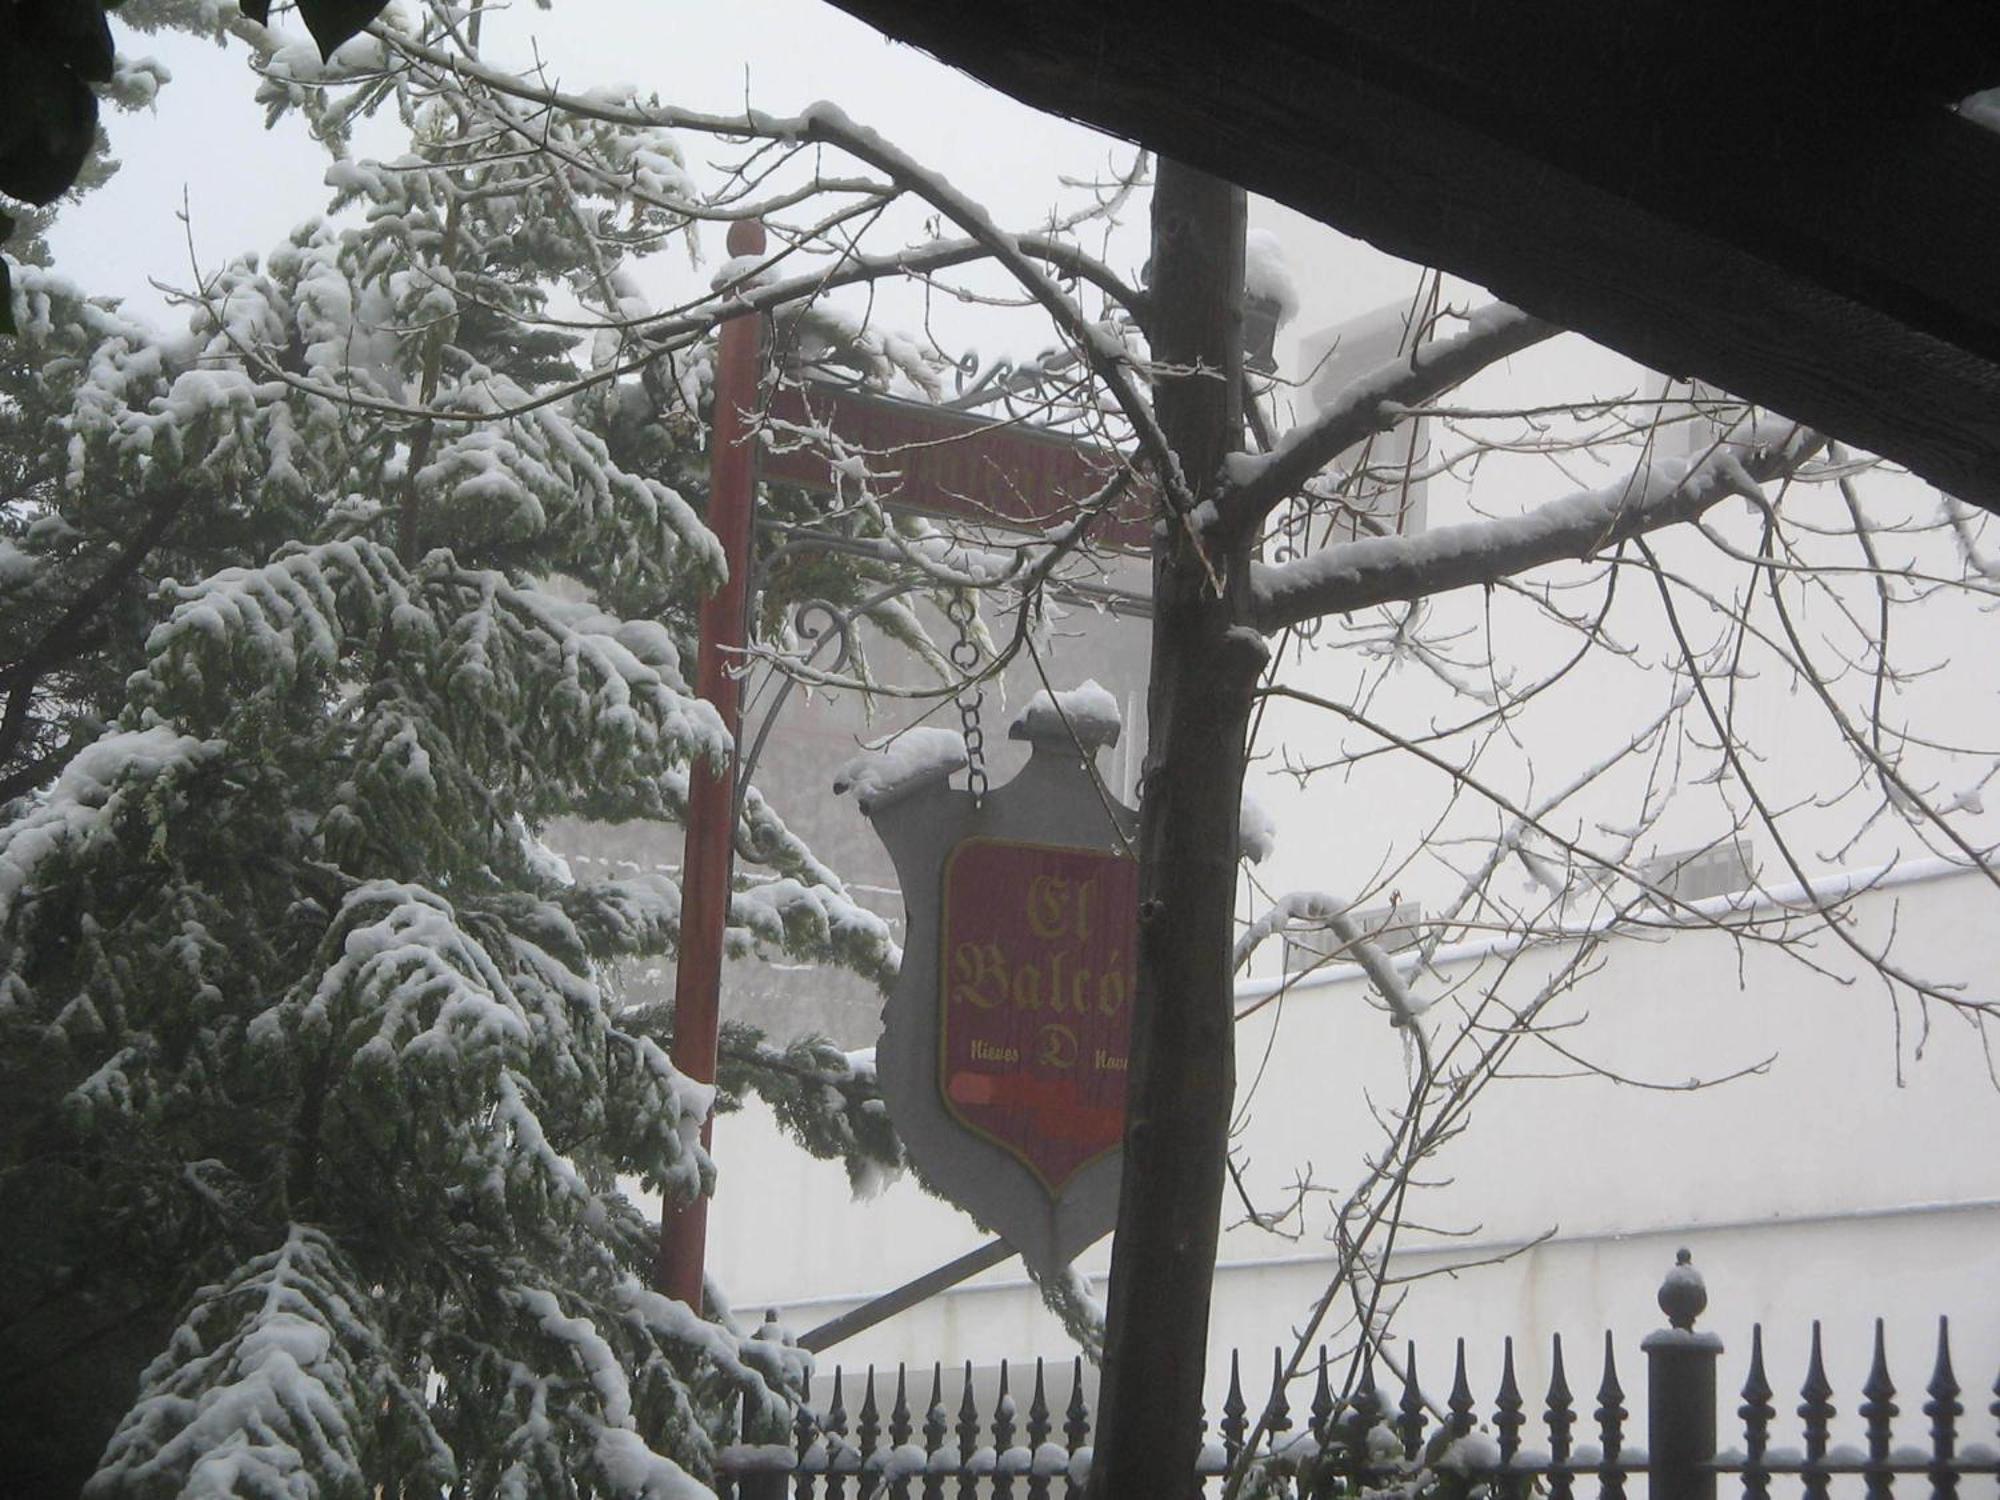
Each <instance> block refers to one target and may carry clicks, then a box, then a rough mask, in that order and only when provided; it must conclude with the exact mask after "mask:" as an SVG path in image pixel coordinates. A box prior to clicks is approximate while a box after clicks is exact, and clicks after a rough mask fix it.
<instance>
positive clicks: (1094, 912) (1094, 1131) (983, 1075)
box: [938, 838, 1139, 1195]
mask: <svg viewBox="0 0 2000 1500" xmlns="http://www.w3.org/2000/svg"><path fill="white" fill-rule="evenodd" d="M1138 916H1139V873H1138V866H1137V865H1136V864H1135V863H1134V862H1133V861H1132V860H1130V859H1127V858H1125V857H1123V856H1122V855H1119V854H1115V853H1109V852H1106V851H1104V850H1099V849H1073V848H1064V847H1062V846H1059V845H1054V844H1027V843H1014V842H1010V841H1007V840H1002V839H985V838H973V839H967V840H965V841H964V842H963V843H961V844H959V845H958V847H957V848H956V849H954V850H953V851H952V854H951V857H950V859H949V860H948V861H947V863H946V865H945V871H944V909H943V913H942V922H941V932H940V938H941V941H940V945H939V946H940V953H939V957H940V964H939V970H940V979H939V1004H940V1007H941V1013H940V1018H939V1019H940V1024H939V1028H938V1087H939V1090H940V1092H941V1093H942V1094H943V1096H944V1102H945V1107H946V1109H948V1110H949V1111H950V1112H951V1114H952V1116H953V1117H954V1118H956V1119H957V1120H958V1121H959V1122H960V1123H961V1124H962V1125H964V1126H965V1127H966V1128H967V1129H969V1130H971V1131H973V1132H975V1133H976V1134H978V1135H981V1136H984V1137H985V1138H986V1139H987V1140H990V1141H992V1142H993V1143H994V1144H996V1145H998V1146H1000V1147H1001V1148H1002V1149H1004V1150H1006V1151H1007V1152H1009V1153H1010V1154H1011V1155H1013V1156H1014V1157H1016V1158H1017V1159H1019V1160H1020V1161H1021V1162H1022V1163H1023V1164H1024V1165H1026V1166H1027V1167H1028V1169H1029V1170H1030V1171H1032V1172H1033V1173H1034V1174H1035V1176H1036V1178H1038V1179H1039V1180H1040V1182H1041V1184H1042V1186H1043V1187H1044V1188H1046V1189H1047V1190H1048V1191H1049V1193H1050V1194H1051V1195H1053V1194H1056V1193H1059V1192H1060V1191H1061V1190H1062V1187H1063V1185H1064V1184H1065V1183H1067V1182H1068V1181H1069V1179H1070V1178H1071V1177H1072V1176H1074V1175H1075V1174H1076V1172H1077V1170H1078V1169H1079V1168H1081V1167H1083V1166H1084V1165H1085V1164H1087V1163H1089V1162H1091V1161H1094V1160H1095V1159H1096V1158H1098V1157H1100V1156H1102V1155H1104V1154H1105V1153H1106V1152H1108V1151H1112V1150H1115V1149H1116V1148H1117V1147H1118V1145H1119V1144H1120V1143H1121V1141H1122V1140H1123V1138H1124V1132H1125V1078H1126V1071H1127V1066H1128V1059H1129V1056H1130V1048H1129V1042H1130V1038H1131V1033H1132V996H1133V993H1134V989H1135V987H1136V985H1137V982H1138V951H1137V939H1138Z"/></svg>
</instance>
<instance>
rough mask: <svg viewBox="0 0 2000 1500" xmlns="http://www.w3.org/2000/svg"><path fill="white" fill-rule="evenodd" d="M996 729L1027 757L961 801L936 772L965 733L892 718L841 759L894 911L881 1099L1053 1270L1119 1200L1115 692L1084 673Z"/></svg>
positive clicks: (1092, 1234) (1123, 900)
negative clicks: (1104, 764) (893, 723)
mask: <svg viewBox="0 0 2000 1500" xmlns="http://www.w3.org/2000/svg"><path fill="white" fill-rule="evenodd" d="M1062 696H1063V703H1062V706H1061V707H1060V708H1058V707H1057V706H1056V704H1055V703H1054V702H1053V701H1052V700H1051V699H1050V698H1049V696H1048V695H1047V694H1042V695H1039V696H1038V697H1037V698H1036V700H1035V701H1034V702H1032V703H1030V704H1029V706H1028V710H1027V712H1026V713H1025V714H1024V715H1023V716H1022V718H1021V720H1020V721H1019V722H1017V723H1016V724H1015V725H1014V726H1013V729H1012V731H1011V732H1012V734H1013V735H1014V737H1015V738H1017V739H1025V740H1027V741H1028V742H1029V743H1030V744H1031V745H1032V747H1033V754H1031V755H1030V756H1029V757H1028V764H1027V765H1026V766H1024V767H1023V768H1022V769H1021V772H1020V774H1019V775H1017V776H1015V777H1014V779H1013V780H1011V781H1009V782H1008V783H1007V784H1006V785H1004V786H998V787H995V788H993V790H992V792H991V793H990V794H989V795H988V796H987V797H986V798H985V799H984V800H983V801H979V802H975V801H974V799H973V797H972V794H971V793H970V792H969V791H966V790H963V789H961V788H957V787H953V786H951V785H949V777H950V775H951V774H952V773H953V772H954V771H955V770H956V769H957V768H958V767H960V766H963V765H964V764H965V751H964V743H963V741H961V740H960V739H959V737H958V736H957V735H955V734H950V733H948V732H947V731H945V730H941V729H917V730H912V731H909V732H907V733H906V734H905V735H904V736H902V738H901V740H900V741H899V742H898V745H897V747H896V749H895V750H894V751H893V752H892V753H891V754H890V755H886V756H881V757H863V758H862V759H860V760H858V761H855V762H851V763H850V764H849V765H848V766H846V767H844V768H842V770H841V772H840V774H839V776H838V778H837V779H836V781H835V783H834V786H835V790H836V791H840V790H846V789H851V790H853V791H854V792H855V794H856V797H857V799H858V800H859V801H860V803H861V810H862V811H863V812H864V813H866V814H867V816H868V819H869V821H870V822H871V823H872V824H874V827H875V831H876V833H877V834H879V835H880V836H881V838H882V842H883V843H884V844H885V845H886V846H887V847H888V850H889V854H890V857H891V858H892V859H894V861H895V864H896V873H897V876H898V878H899V879H900V881H901V884H902V889H903V900H904V904H905V907H906V909H907V912H908V917H909V926H908V930H907V932H906V933H905V941H904V945H903V967H902V972H901V974H900V975H899V976H898V978H897V981H896V988H895V991H894V993H893V994H892V995H891V996H890V999H889V1003H888V1004H887V1005H886V1006H885V1007H884V1008H883V1011H882V1037H881V1041H880V1042H879V1043H878V1044H877V1047H876V1074H877V1077H878V1078H879V1079H880V1080H881V1087H882V1098H883V1102H884V1103H885V1104H887V1106H888V1109H889V1117H890V1119H891V1120H893V1121H894V1122H895V1125H896V1130H897V1132H898V1134H900V1135H901V1136H902V1138H903V1144H904V1146H905V1147H906V1148H907V1149H908V1151H909V1153H910V1157H911V1159H912V1160H913V1161H914V1162H915V1163H916V1165H917V1166H918V1167H919V1168H920V1169H921V1170H922V1172H923V1174H924V1176H925V1178H926V1180H927V1181H928V1182H929V1183H930V1184H931V1185H932V1186H933V1187H935V1188H937V1189H938V1190H939V1191H941V1192H943V1193H944V1194H945V1195H946V1196H948V1197H949V1198H951V1200H952V1201H953V1202H955V1203H957V1204H958V1205H959V1206H960V1207H961V1208H963V1209H965V1210H966V1212H968V1213H970V1214H971V1215H972V1216H973V1217H974V1218H976V1219H978V1220H979V1221H980V1222H982V1223H984V1224H986V1225H987V1226H989V1227H990V1228H992V1229H993V1230H995V1231H996V1232H998V1233H999V1234H1001V1235H1003V1236H1005V1237H1006V1239H1007V1241H1008V1242H1009V1243H1010V1244H1011V1245H1013V1246H1014V1248H1015V1249H1017V1250H1019V1251H1020V1252H1021V1256H1022V1258H1023V1259H1024V1260H1026V1261H1027V1263H1028V1264H1029V1265H1030V1266H1031V1267H1033V1268H1034V1269H1035V1270H1036V1271H1037V1272H1039V1273H1044V1274H1047V1273H1052V1272H1055V1271H1059V1270H1060V1269H1061V1268H1062V1267H1064V1266H1065V1265H1067V1264H1068V1263H1069V1262H1070V1260H1071V1259H1072V1258H1073V1257H1074V1256H1075V1255H1076V1253H1077V1252H1078V1251H1080V1250H1082V1249H1083V1248H1084V1247H1085V1246H1087V1245H1089V1244H1091V1243H1092V1242H1093V1241H1095V1240H1097V1239H1100V1238H1102V1237H1103V1236H1104V1235H1105V1234H1107V1233H1109V1232H1110V1230H1111V1228H1112V1225H1113V1224H1114V1223H1115V1222H1116V1220H1117V1217H1118V1175H1119V1164H1120V1156H1121V1151H1120V1147H1121V1146H1122V1144H1123V1137H1124V1129H1125V1080H1126V1076H1127V1066H1128V1059H1129V1056H1130V1050H1129V1042H1130V1037H1131V1028H1132V1007H1133V1002H1134V995H1135V991H1136V987H1137V967H1138V942H1137V939H1138V926H1139V899H1138V892H1139V877H1138V866H1137V863H1136V861H1135V860H1134V859H1133V858H1132V857H1131V841H1132V839H1133V837H1134V836H1135V834H1136V830H1137V825H1138V814H1137V813H1136V812H1134V811H1133V810H1132V809H1131V808H1129V807H1124V806H1121V805H1119V804H1118V803H1116V802H1114V801H1112V800H1110V799H1109V798H1108V797H1107V795H1106V793H1105V791H1104V788H1103V786H1102V783H1101V782H1100V781H1099V780H1098V779H1097V778H1096V776H1095V774H1094V772H1093V768H1092V762H1093V761H1094V759H1095V757H1096V755H1097V752H1098V751H1099V750H1100V749H1102V748H1103V747H1104V746H1106V745H1110V744H1115V743H1116V742H1117V739H1118V732H1119V724H1118V719H1117V705H1116V703H1115V701H1114V700H1113V699H1112V698H1111V695H1110V694H1108V693H1106V692H1105V691H1104V690H1103V689H1102V688H1100V687H1098V686H1096V684H1094V683H1090V684H1086V685H1085V686H1084V687H1082V688H1079V689H1076V690H1075V691H1074V692H1073V693H1066V694H1064V695H1062Z"/></svg>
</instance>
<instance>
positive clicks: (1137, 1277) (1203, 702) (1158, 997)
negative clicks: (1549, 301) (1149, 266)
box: [1090, 161, 1265, 1500]
mask: <svg viewBox="0 0 2000 1500" xmlns="http://www.w3.org/2000/svg"><path fill="white" fill-rule="evenodd" d="M1243 228H1244V201H1243V194H1242V192H1241V190H1240V189H1237V188H1234V187H1231V186H1230V185H1229V184H1227V183H1224V182H1221V181H1218V180H1217V179H1215V178H1212V177H1209V176H1206V175H1205V174H1203V173H1199V172H1196V171H1193V170H1192V169H1190V168H1186V167H1182V166H1179V165H1178V164H1176V163H1174V162H1169V161H1162V162H1161V163H1160V168H1159V177H1158V182H1157V185H1156V186H1155V188H1154V192H1153V281H1152V289H1153V297H1154V307H1155V312H1154V316H1153V319H1152V326H1151V327H1150V329H1149V334H1150V337H1151V341H1152V351H1153V359H1154V361H1155V362H1156V364H1157V365H1159V366H1161V367H1164V368H1163V370H1162V373H1161V374H1160V378H1159V383H1158V386H1157V388H1156V389H1157V396H1156V405H1157V411H1158V415H1159V420H1160V425H1161V428H1162V430H1163V431H1164V433H1165V434H1166V438H1167V441H1168V443H1169V445H1170V446H1171V447H1172V448H1173V451H1174V453H1175V455H1176V456H1177V457H1178V459H1179V461H1180V467H1181V471H1182V473H1183V474H1184V475H1185V476H1186V478H1187V482H1188V486H1189V488H1190V489H1191V490H1192V491H1193V495H1194V499H1195V500H1196V501H1197V502H1198V501H1200V500H1203V499H1206V498H1208V497H1209V496H1210V495H1211V494H1212V493H1213V492H1214V491H1215V489H1216V487H1217V483H1218V478H1219V469H1220V465H1221V461H1222V457H1223V455H1224V454H1226V453H1228V452H1229V451H1231V450H1232V449H1234V448H1235V447H1237V446H1238V444H1239V439H1240V436H1241V432H1242V408H1241V404H1240V396H1239V393H1240V391H1241V389H1242V375H1241V364H1242V354H1241V349H1242V340H1241V327H1242V300H1243V299H1242V290H1243ZM1167 370H1172V371H1176V372H1178V373H1166V371H1167ZM1248 566H1249V563H1248V542H1247V539H1243V538H1236V539H1234V540H1232V541H1230V542H1227V543H1224V542H1221V541H1217V540H1211V541H1209V542H1208V543H1207V556H1206V558H1204V555H1203V552H1202V550H1201V549H1200V548H1199V547H1198V546H1197V544H1196V543H1195V541H1194V539H1193V538H1192V537H1191V536H1190V535H1189V533H1188V529H1187V528H1186V527H1185V526H1184V525H1182V524H1181V522H1180V520H1179V518H1178V517H1169V519H1168V523H1167V526H1166V528H1165V530H1164V534H1163V535H1162V534H1156V540H1155V542H1154V547H1153V660H1152V681H1151V686H1150V689H1149V692H1148V697H1147V714H1148V719H1149V738H1150V750H1149V753H1148V756H1147V765H1146V776H1145V782H1144V789H1143V798H1142V802H1141V813H1140V842H1139V862H1140V874H1139V932H1140V936H1139V994H1138V1005H1137V1009H1136V1011H1135V1013H1134V1026H1133V1048H1132V1075H1131V1080H1130V1090H1129V1093H1128V1096H1127V1118H1126V1126H1125V1171H1124V1179H1123V1187H1122V1189H1121V1192H1120V1196H1119V1203H1118V1234H1117V1239H1116V1241H1115V1242H1114V1244H1113V1248H1112V1256H1111V1292H1110V1310H1109V1323H1108V1327H1107V1330H1106V1339H1105V1361H1104V1394H1103V1400H1102V1402H1101V1404H1100V1407H1099V1426H1098V1438H1097V1444H1096V1455H1095V1460H1094V1462H1093V1464H1092V1469H1091V1481H1090V1493H1091V1496H1092V1497H1093V1500H1179V1497H1182V1496H1185V1495H1187V1494H1189V1493H1190V1491H1191V1489H1192V1486H1193V1483H1194V1478H1193V1475H1194V1464H1195V1458H1196V1455H1197V1452H1198V1448H1199V1441H1200V1431H1201V1414H1202V1373H1203V1365H1204V1356H1205V1352H1206V1349H1207V1343H1208V1309H1209V1291H1210V1286H1211V1283H1212V1282H1213V1279H1214V1274H1215V1246H1216V1235H1217V1233H1218V1230H1219V1226H1220V1222H1221V1212H1222V1192H1223V1182H1224V1173H1225V1166H1226V1163H1225V1156H1224V1153H1225V1151H1226V1149H1227V1135H1228V1128H1229V1115H1230V1109H1231V1106H1232V1103H1233V1099H1234V1093H1235V1058H1234V1053H1233V1051H1232V1045H1233V1038H1232V1034H1231V1033H1232V1024H1231V994H1232V991H1231V980H1232V975H1231V967H1230V950H1231V944H1232V941H1233V919H1234V908H1235V895H1236V838H1237V827H1236V825H1237V813H1238V808H1239V805H1240V802H1241V797H1242V787H1243V755H1244V740H1245V734H1246V731H1247V727H1248V723H1249V716H1250V704H1251V696H1252V692H1253V690H1254V689H1255V687H1256V683H1257V678H1258V673H1259V669H1260V668H1261V667H1262V665H1263V661H1264V655H1265V652H1264V647H1263V644H1262V641H1261V638H1260V637H1259V636H1258V635H1257V634H1256V633H1255V632H1254V631H1252V630H1251V629H1249V628H1248V627H1247V626H1245V625H1243V624H1241V623H1240V622H1241V620H1242V619H1243V617H1244V610H1243V608H1242V604H1243V600H1244V595H1245V592H1246V587H1245V586H1246V584H1247V581H1248V580H1247V573H1248ZM1218 577H1219V578H1220V579H1221V580H1223V581H1224V583H1225V584H1226V585H1227V587H1226V588H1225V589H1224V590H1222V591H1221V592H1220V593H1219V594H1218V591H1217V589H1216V587H1215V579H1216V578H1218Z"/></svg>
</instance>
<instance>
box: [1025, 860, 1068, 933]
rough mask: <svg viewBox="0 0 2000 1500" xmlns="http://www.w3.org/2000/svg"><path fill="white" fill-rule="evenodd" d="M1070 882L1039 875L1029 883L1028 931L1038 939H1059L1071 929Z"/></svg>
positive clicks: (1060, 878)
mask: <svg viewBox="0 0 2000 1500" xmlns="http://www.w3.org/2000/svg"><path fill="white" fill-rule="evenodd" d="M1069 885H1070V883H1069V881H1067V880H1065V879H1064V878H1063V877H1062V876H1060V875H1037V876H1036V877H1035V878H1034V879H1033V880H1031V881H1029V882H1028V930H1029V931H1030V932H1032V933H1034V935H1035V936H1036V937H1038V938H1059V937H1061V936H1063V935H1064V933H1065V932H1067V931H1068V929H1069V916H1068V908H1069Z"/></svg>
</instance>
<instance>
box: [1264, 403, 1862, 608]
mask: <svg viewBox="0 0 2000 1500" xmlns="http://www.w3.org/2000/svg"><path fill="white" fill-rule="evenodd" d="M1821 446H1822V440H1821V439H1820V438H1818V437H1817V436H1816V435H1814V434H1812V433H1809V432H1807V431H1805V430H1804V429H1798V428H1795V429H1793V430H1792V432H1791V433H1790V435H1789V436H1787V437H1786V438H1784V439H1783V440H1782V441H1779V442H1776V443H1772V444H1768V445H1761V446H1757V447H1754V448H1746V449H1743V450H1739V449H1737V448H1736V447H1734V446H1731V445H1722V446H1718V447H1717V448H1716V450H1715V451H1714V452H1713V453H1711V454H1710V455H1708V457H1706V458H1704V459H1703V460H1702V461H1701V462H1700V463H1698V464H1696V465H1695V466H1694V467H1693V468H1688V467H1687V466H1686V465H1684V464H1683V463H1681V462H1680V461H1679V460H1677V459H1654V460H1649V461H1647V462H1644V463H1642V464H1640V465H1639V466H1638V467H1637V468H1635V469H1634V470H1633V471H1632V472H1631V473H1630V474H1629V475H1627V476H1626V477H1625V478H1623V479H1621V480H1618V481H1615V482H1614V483H1612V484H1608V485H1605V486H1604V487H1602V488H1600V489H1594V490H1583V491H1579V492H1577V493H1575V494H1570V495H1565V496H1563V497H1562V498H1561V499H1558V500H1551V501H1548V502H1546V503H1545V504H1543V505H1541V506H1539V507H1537V508H1536V509H1534V510H1531V511H1528V512H1526V513H1525V514H1523V515H1519V516H1507V517H1501V518H1498V519H1494V520H1486V521H1467V522H1462V523H1459V524H1457V525H1452V526H1438V527H1434V528H1433V529H1431V530H1429V531H1427V532H1424V533H1423V534H1422V535H1420V536H1414V537H1402V536H1385V537H1366V538H1363V539H1362V540H1360V541H1355V542H1345V543H1340V544H1336V545H1334V546H1331V547H1328V548H1326V549H1325V550H1324V551H1322V552H1316V553H1314V554H1312V555H1311V556H1309V557H1305V558H1301V559H1299V560H1298V561H1295V562H1289V563H1281V564H1278V565H1276V566H1271V565H1266V564H1257V565H1254V566H1253V567H1252V569H1251V588H1252V606H1251V617H1252V619H1253V620H1254V621H1255V622H1256V624H1257V626H1258V627H1259V628H1260V629H1262V630H1265V631H1274V630H1281V629H1283V628H1284V627H1285V626H1287V625H1296V624H1299V623H1300V622H1301V621H1305V620H1310V619H1314V618H1316V617H1318V616H1321V615H1329V614H1344V613H1346V612H1348V611H1350V610H1357V609H1366V608H1369V607H1370V606H1372V605H1377V604H1388V603H1392V602H1395V601H1397V600H1407V599H1419V598H1430V597H1433V596H1435V595H1437V594H1441V593H1445V592H1447V591H1449V590H1452V589H1461V588H1470V587H1473V586H1475V585H1479V584H1487V583H1494V582H1497V581H1499V580H1500V579H1502V578H1507V577H1511V576H1513V575H1515V574H1519V573H1524V572H1526V571H1528V570H1529V569H1531V568H1536V567H1541V566H1544V565H1546V564H1548V563H1553V562H1560V561H1562V560H1564V559H1566V558H1587V557H1590V556H1593V555H1595V554H1596V553H1599V552H1603V551H1606V550H1609V549H1612V548H1615V547H1616V546H1617V545H1618V544H1619V543H1621V542H1625V541H1629V540H1631V539H1632V538H1634V537H1638V536H1644V535H1645V534H1647V533H1649V532H1653V531H1657V530H1659V529H1661V528H1662V527H1666V526H1672V525H1676V524H1678V523H1681V522H1684V521H1692V520H1694V519H1696V518H1697V517H1699V516H1701V515H1703V514H1704V513H1705V512H1707V511H1708V510H1710V509H1712V508H1713V507H1714V506H1716V505H1718V504H1720V503H1721V502H1722V501H1723V500H1726V499H1728V498H1729V497H1730V496H1732V495H1742V496H1748V497H1751V498H1753V499H1758V500H1761V499H1762V492H1761V490H1759V488H1758V485H1759V484H1760V483H1761V482H1763V481H1767V480H1771V479H1777V478H1780V477H1783V476H1785V475H1788V474H1790V473H1791V472H1793V471H1794V470H1795V469H1796V468H1797V467H1798V466H1799V465H1800V464H1801V463H1803V462H1804V461H1805V460H1806V459H1808V458H1810V457H1811V456H1812V454H1814V453H1815V452H1817V451H1818V450H1819V448H1820V447H1821Z"/></svg>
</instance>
